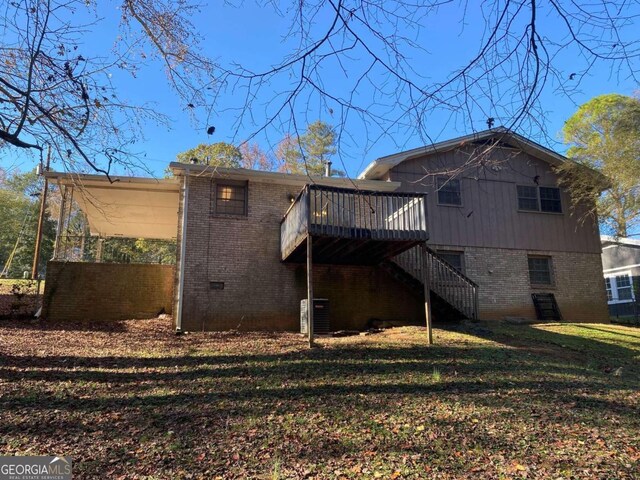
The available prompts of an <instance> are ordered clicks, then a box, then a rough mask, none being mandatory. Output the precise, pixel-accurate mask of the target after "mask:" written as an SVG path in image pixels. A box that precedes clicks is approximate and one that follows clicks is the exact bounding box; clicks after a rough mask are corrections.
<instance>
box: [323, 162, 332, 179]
mask: <svg viewBox="0 0 640 480" xmlns="http://www.w3.org/2000/svg"><path fill="white" fill-rule="evenodd" d="M324 176H325V177H330V176H331V160H327V163H325V164H324Z"/></svg>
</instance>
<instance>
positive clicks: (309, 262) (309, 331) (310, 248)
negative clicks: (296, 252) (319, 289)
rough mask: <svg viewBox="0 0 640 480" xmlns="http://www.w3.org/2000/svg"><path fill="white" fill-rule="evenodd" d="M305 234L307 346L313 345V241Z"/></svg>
mask: <svg viewBox="0 0 640 480" xmlns="http://www.w3.org/2000/svg"><path fill="white" fill-rule="evenodd" d="M312 238H313V237H312V236H311V235H308V234H307V335H308V336H309V348H311V347H313V310H314V304H313V241H312Z"/></svg>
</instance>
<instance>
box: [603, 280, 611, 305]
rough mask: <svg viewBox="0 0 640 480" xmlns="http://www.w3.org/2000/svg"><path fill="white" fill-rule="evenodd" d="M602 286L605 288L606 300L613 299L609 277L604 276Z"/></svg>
mask: <svg viewBox="0 0 640 480" xmlns="http://www.w3.org/2000/svg"><path fill="white" fill-rule="evenodd" d="M604 286H605V287H606V289H607V301H608V302H610V301H612V300H613V289H612V288H611V279H610V278H605V279H604Z"/></svg>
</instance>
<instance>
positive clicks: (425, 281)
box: [420, 243, 433, 345]
mask: <svg viewBox="0 0 640 480" xmlns="http://www.w3.org/2000/svg"><path fill="white" fill-rule="evenodd" d="M420 249H421V253H422V285H423V286H424V315H425V320H426V325H427V339H428V341H429V345H432V344H433V332H432V329H431V284H430V277H431V275H430V272H429V255H428V254H427V246H426V245H425V244H424V243H423V244H421V246H420Z"/></svg>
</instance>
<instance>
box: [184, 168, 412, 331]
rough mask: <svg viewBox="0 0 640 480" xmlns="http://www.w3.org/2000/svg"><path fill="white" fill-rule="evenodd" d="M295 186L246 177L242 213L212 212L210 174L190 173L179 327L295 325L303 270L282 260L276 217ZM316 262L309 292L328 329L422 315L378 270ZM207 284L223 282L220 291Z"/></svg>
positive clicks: (302, 292) (269, 327)
mask: <svg viewBox="0 0 640 480" xmlns="http://www.w3.org/2000/svg"><path fill="white" fill-rule="evenodd" d="M299 190H300V187H297V186H287V185H274V184H268V183H258V182H250V183H249V191H248V216H246V217H225V216H215V215H212V214H211V209H210V202H211V180H210V179H205V178H194V177H192V178H190V186H189V207H188V219H187V240H186V254H185V260H186V261H185V278H184V313H183V317H182V328H183V329H184V330H187V331H198V330H226V329H230V328H239V329H245V330H296V329H299V326H300V320H299V318H300V317H299V315H300V313H299V312H300V300H301V299H303V298H305V297H306V268H305V266H304V265H291V264H284V263H282V262H281V261H280V220H281V219H282V216H283V215H284V213H285V212H286V210H287V208H288V207H289V205H290V200H289V196H290V195H296V194H297V193H298V192H299ZM314 268H315V274H314V291H315V296H316V297H323V298H328V299H329V301H330V304H331V307H330V308H331V318H332V321H333V322H334V323H333V326H334V328H338V329H343V328H362V327H364V326H365V325H366V323H367V322H368V321H369V320H370V319H372V318H376V319H381V320H398V321H407V322H421V321H423V317H424V303H423V301H422V299H421V298H416V297H415V296H413V295H412V294H411V293H410V292H409V291H407V290H406V289H405V288H403V286H402V285H401V284H399V283H397V282H396V281H395V280H394V279H393V278H392V277H391V276H389V275H388V274H387V273H386V272H384V271H382V270H380V269H378V268H375V267H358V266H320V265H316V266H314ZM210 282H224V290H212V289H211V288H210Z"/></svg>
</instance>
